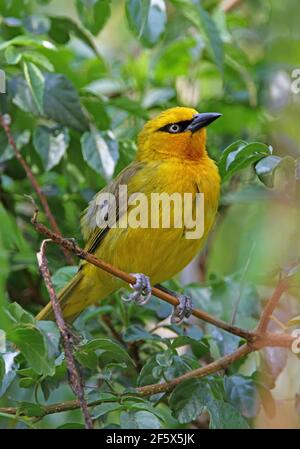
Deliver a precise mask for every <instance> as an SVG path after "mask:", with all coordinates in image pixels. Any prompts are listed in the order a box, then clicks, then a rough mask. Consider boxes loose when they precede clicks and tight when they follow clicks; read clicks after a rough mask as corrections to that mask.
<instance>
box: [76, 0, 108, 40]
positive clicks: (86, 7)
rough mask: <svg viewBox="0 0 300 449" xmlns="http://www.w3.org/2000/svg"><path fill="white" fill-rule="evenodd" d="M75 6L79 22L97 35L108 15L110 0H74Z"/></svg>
mask: <svg viewBox="0 0 300 449" xmlns="http://www.w3.org/2000/svg"><path fill="white" fill-rule="evenodd" d="M76 8H77V12H78V16H79V18H80V21H81V23H82V24H83V25H84V26H85V28H87V29H88V30H89V31H90V32H91V33H92V34H93V35H94V36H97V34H98V33H99V31H100V30H101V29H102V28H103V26H104V25H105V23H106V21H107V19H108V18H109V16H110V0H76Z"/></svg>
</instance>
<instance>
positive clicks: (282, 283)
mask: <svg viewBox="0 0 300 449" xmlns="http://www.w3.org/2000/svg"><path fill="white" fill-rule="evenodd" d="M288 286H289V280H288V278H287V277H283V278H282V279H280V280H279V282H278V284H277V287H276V289H275V290H274V292H273V295H272V296H271V298H270V299H269V300H268V301H267V304H266V306H265V308H264V310H263V311H262V315H261V319H260V322H259V325H258V326H257V332H260V333H264V332H265V331H266V330H267V327H268V324H269V321H270V319H271V316H272V314H273V312H274V310H275V308H276V306H277V304H278V302H279V301H280V298H281V296H282V294H283V293H284V292H285V291H286V289H287V288H288Z"/></svg>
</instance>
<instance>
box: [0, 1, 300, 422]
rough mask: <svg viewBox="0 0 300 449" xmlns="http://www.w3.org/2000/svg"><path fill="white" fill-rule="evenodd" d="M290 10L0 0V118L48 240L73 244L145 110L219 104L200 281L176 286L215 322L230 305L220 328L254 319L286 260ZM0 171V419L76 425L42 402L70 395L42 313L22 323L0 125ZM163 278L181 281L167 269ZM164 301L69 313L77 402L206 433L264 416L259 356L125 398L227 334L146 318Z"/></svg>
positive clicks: (22, 273)
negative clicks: (209, 228)
mask: <svg viewBox="0 0 300 449" xmlns="http://www.w3.org/2000/svg"><path fill="white" fill-rule="evenodd" d="M277 3H280V2H277ZM297 6H298V5H297V3H296V1H295V0H294V1H293V0H289V1H288V2H285V3H284V6H282V5H280V4H277V5H276V2H271V0H269V1H262V0H256V1H253V2H252V1H251V2H250V1H246V0H245V1H241V2H240V5H238V7H237V8H235V9H233V10H232V11H228V12H225V11H224V10H222V8H221V7H220V2H218V1H216V0H205V1H204V0H203V1H198V0H168V1H167V0H156V1H154V0H124V1H120V2H113V1H110V0H93V1H87V0H76V1H71V0H70V1H69V2H63V3H62V2H58V0H48V1H41V0H40V1H38V0H31V1H27V2H22V5H21V6H20V2H19V1H18V0H9V1H7V0H0V11H1V23H0V67H1V69H3V70H4V71H5V74H6V85H7V93H6V94H1V95H0V108H1V114H9V116H10V118H11V121H12V123H11V126H12V133H13V136H14V138H15V141H16V143H17V146H18V148H19V149H20V150H21V153H22V156H23V157H24V158H25V160H26V161H27V163H28V164H29V165H30V167H31V168H32V170H33V172H34V175H35V177H36V179H37V180H38V182H39V184H40V185H41V186H42V190H43V193H44V194H45V195H46V197H47V199H48V202H49V205H50V207H51V210H52V212H53V214H54V216H55V217H56V219H57V221H58V224H59V227H60V229H61V231H62V233H63V235H64V236H72V237H74V238H75V239H76V240H77V241H78V242H79V243H81V236H80V230H79V227H78V222H79V216H80V213H81V211H82V210H83V209H84V208H85V207H86V205H87V202H88V201H89V200H90V199H91V198H92V197H93V195H94V194H95V193H96V192H97V191H98V190H100V189H101V188H102V187H103V186H104V185H105V184H106V182H107V181H108V180H110V179H111V178H113V177H114V176H115V175H117V174H118V173H119V172H120V170H122V169H123V168H124V167H125V166H126V165H128V163H130V162H131V161H132V159H133V158H134V156H135V151H136V145H135V139H136V135H137V133H138V131H139V130H140V128H141V126H142V125H143V123H144V122H145V120H147V118H148V117H150V116H152V115H153V114H154V113H156V112H158V111H160V110H162V109H164V108H167V107H170V106H174V105H178V104H181V105H187V106H192V107H196V108H197V109H199V110H201V111H213V110H215V111H218V112H221V113H222V114H223V117H222V119H220V120H219V121H218V122H216V123H215V124H214V125H213V128H211V129H209V131H208V139H209V146H208V150H209V153H210V155H211V157H213V158H214V159H215V160H216V162H217V163H218V165H219V170H220V173H221V176H222V180H223V188H222V199H221V207H220V217H219V220H218V222H217V224H216V226H215V228H214V231H213V237H212V239H211V240H212V241H213V243H212V241H209V242H208V245H207V249H206V250H205V252H204V255H203V256H202V257H201V270H202V272H201V275H202V279H204V282H203V283H201V285H200V284H199V283H191V284H190V285H188V286H186V287H185V291H186V292H188V293H189V294H191V296H192V298H193V301H194V304H195V306H196V307H199V308H202V309H203V310H206V311H207V312H209V313H212V314H213V315H214V316H216V317H219V318H222V319H224V320H226V321H230V320H231V319H232V316H233V313H234V310H236V312H237V313H236V324H237V325H239V326H242V327H246V328H249V329H251V328H253V327H254V326H255V324H256V323H257V320H258V317H259V312H260V298H264V292H265V290H263V289H262V287H264V288H267V287H266V286H270V285H272V283H273V281H274V276H275V275H276V274H277V273H278V271H279V269H280V267H283V266H286V265H287V264H288V263H291V262H292V261H293V260H295V259H296V258H297V257H299V229H300V227H299V209H298V208H297V204H299V192H300V189H299V179H300V175H299V172H300V170H299V167H300V165H299V157H300V150H299V137H300V136H299V127H298V125H297V123H296V124H295V120H294V117H295V116H296V115H297V114H299V107H300V106H299V105H300V103H299V95H298V96H297V95H292V93H291V91H290V74H291V72H292V70H293V69H294V68H295V64H297V63H298V64H299V38H300V35H299V28H298V22H297V20H296V16H295V14H294V13H293V11H294V10H297ZM57 10H59V11H60V15H57V13H56V11H57ZM270 17H271V19H270ZM286 23H289V29H286ZM283 29H284V33H283V32H282V30H283ZM116 30H117V32H116ZM283 34H284V37H283ZM297 45H298V47H297ZM286 85H287V86H288V87H286ZM278 92H279V93H278ZM0 169H1V171H0V180H1V182H0V198H1V202H2V204H1V206H0V220H1V234H0V260H1V262H0V263H1V270H0V328H1V329H4V330H5V332H6V338H7V342H6V343H7V344H6V350H5V351H3V352H2V353H0V407H2V406H11V405H13V406H16V407H17V412H18V413H17V416H16V417H13V419H14V420H13V421H11V417H9V416H7V415H6V414H5V413H0V426H1V427H7V426H8V422H10V424H9V425H10V426H12V425H13V426H15V427H19V428H22V427H50V428H54V427H59V428H62V427H64V428H66V427H78V428H80V427H82V422H83V421H82V416H81V414H80V412H79V411H69V412H67V413H64V414H63V416H64V417H63V418H62V417H61V416H60V415H59V414H56V415H49V416H47V415H45V410H46V409H45V407H46V406H47V405H49V404H52V403H55V402H63V401H66V400H68V399H72V398H73V394H72V392H71V390H70V387H69V386H68V383H67V370H66V363H65V360H64V355H63V353H62V351H61V345H60V339H59V332H58V329H57V327H56V325H55V324H54V323H52V322H37V321H36V320H35V319H34V315H35V313H36V312H37V311H38V310H39V309H40V307H41V304H45V303H46V301H47V300H48V298H47V295H46V292H45V288H44V286H43V283H42V281H41V277H40V274H39V273H38V269H37V264H36V258H35V252H36V250H37V248H38V246H39V236H38V235H37V234H36V233H35V231H34V230H33V229H32V227H31V225H30V217H31V214H32V208H31V206H30V204H28V201H27V200H26V199H25V198H24V196H23V195H24V193H27V194H30V195H32V196H35V192H33V189H32V186H31V184H30V183H29V180H28V178H27V177H26V174H25V172H24V171H23V169H22V167H21V166H20V164H19V162H18V160H17V159H16V158H15V155H14V151H13V149H12V147H11V145H10V144H9V142H8V140H7V136H6V135H5V133H4V131H3V130H2V129H0ZM297 201H298V203H297ZM42 218H44V219H45V217H42ZM47 254H48V255H49V260H50V265H51V269H52V272H53V281H54V285H55V287H56V288H57V290H59V289H60V288H61V287H62V286H63V285H64V284H65V283H66V282H67V280H68V279H69V278H70V277H71V276H72V275H73V274H74V272H75V271H76V267H67V266H65V264H66V263H65V260H64V259H63V255H62V254H61V253H60V252H59V250H57V249H54V248H49V251H48V253H47ZM293 274H294V273H293ZM295 278H296V280H295V281H297V273H296V274H295ZM168 286H169V287H171V288H173V289H175V290H178V291H182V289H183V285H181V282H180V280H178V279H176V280H173V281H170V282H169V283H168ZM268 292H269V290H268ZM295 295H296V296H297V293H295ZM298 300H299V293H298ZM295 303H296V304H297V300H295ZM298 306H299V302H298ZM169 314H170V307H169V306H168V305H167V304H165V303H162V302H159V301H158V300H157V299H155V298H152V299H151V301H150V302H149V303H148V304H147V305H146V306H144V307H143V308H139V307H138V306H136V305H133V304H130V305H128V306H127V305H126V306H125V305H124V304H123V302H122V301H121V300H120V294H119V293H118V294H115V295H112V296H111V297H108V298H107V299H106V300H105V301H103V302H101V304H99V305H95V306H92V307H90V308H88V309H87V310H86V311H85V312H84V313H83V314H82V315H81V316H80V317H79V318H78V320H77V322H76V328H77V330H78V331H79V332H80V333H81V334H82V335H83V340H81V341H80V342H79V343H78V344H77V346H76V349H75V357H76V360H77V362H78V363H79V365H80V366H81V368H82V371H83V373H84V379H85V391H86V396H87V400H88V402H90V403H96V404H97V405H95V406H94V407H93V408H92V409H91V410H92V416H93V419H94V422H95V425H96V426H97V427H100V428H103V427H105V428H125V429H126V428H171V427H173V428H178V427H182V426H187V427H188V426H189V425H190V424H191V423H192V422H193V423H194V424H195V425H197V422H198V421H199V416H200V419H203V417H204V418H205V417H206V421H207V422H209V424H208V425H209V427H210V428H248V427H253V426H255V425H256V424H255V420H256V418H257V416H258V414H259V412H260V413H266V414H267V415H269V416H270V415H272V411H271V412H270V403H272V404H273V402H274V400H273V397H272V392H271V390H272V389H273V388H274V387H275V385H276V376H277V375H278V373H279V372H281V371H282V370H283V369H284V366H285V362H282V365H281V366H280V367H279V368H278V366H277V368H278V369H277V375H274V370H273V371H272V370H269V371H268V370H266V366H267V365H268V364H267V361H266V360H265V358H264V356H263V354H262V355H261V357H258V358H254V359H253V358H251V357H249V358H247V360H242V361H241V363H236V364H234V365H232V366H231V367H230V368H229V369H228V370H227V372H226V375H225V376H223V377H222V376H220V375H212V376H208V377H207V378H205V379H201V380H200V379H199V380H197V379H193V380H188V381H185V382H183V383H182V384H180V385H178V386H177V387H176V388H175V389H174V391H173V392H172V393H170V394H169V395H154V396H151V397H149V398H141V397H139V396H138V395H137V394H136V390H135V388H136V387H137V386H141V385H147V384H151V383H158V382H161V381H165V380H170V379H173V378H175V377H177V376H179V375H181V374H183V373H185V372H187V371H190V370H191V369H195V368H197V367H199V366H201V365H204V364H205V363H207V362H208V361H210V360H214V359H217V358H218V357H220V356H221V355H224V354H228V353H229V352H231V351H233V350H234V349H236V348H237V347H238V346H239V344H240V343H241V342H240V339H239V338H238V337H235V336H232V335H229V334H226V333H225V332H223V331H220V330H218V329H213V328H212V327H211V326H206V325H203V324H201V323H199V322H197V323H195V322H193V321H190V322H187V323H185V324H183V325H181V326H180V327H179V326H175V325H170V324H163V325H162V326H161V328H156V325H157V323H158V322H160V321H161V320H162V319H164V318H166V317H167V316H168V315H169ZM287 315H288V317H287ZM294 316H295V318H294V319H293V313H291V311H286V312H285V314H283V319H284V320H288V319H291V320H290V323H289V326H291V327H292V326H295V325H296V324H299V308H298V312H295V313H294ZM112 330H113V331H112ZM160 331H161V332H160ZM116 336H118V338H116ZM278 360H279V359H277V364H278V363H279V362H278ZM275 365H276V363H275ZM270 371H272V372H271V374H272V373H273V375H271V374H270ZM275 371H276V370H275ZM298 374H299V369H298ZM298 377H299V376H298ZM270 379H271V380H270ZM299 388H300V386H299ZM299 391H300V390H299ZM299 391H298V392H297V391H293V390H291V395H296V393H298V396H295V397H296V398H299ZM289 397H290V396H289ZM266 398H267V399H266ZM298 402H299V399H298ZM296 404H297V403H296ZM298 409H299V406H298ZM34 417H40V420H38V421H37V420H36V418H34ZM9 420H10V421H9Z"/></svg>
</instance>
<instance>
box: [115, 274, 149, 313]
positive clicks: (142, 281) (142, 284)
mask: <svg viewBox="0 0 300 449" xmlns="http://www.w3.org/2000/svg"><path fill="white" fill-rule="evenodd" d="M132 276H134V277H135V278H136V281H135V284H133V285H132V284H130V287H131V288H132V289H133V290H134V291H133V293H131V294H130V295H129V296H128V297H124V296H122V299H123V301H125V302H131V301H134V302H136V304H138V305H139V306H143V305H144V304H146V303H147V302H148V301H149V299H150V298H151V284H150V279H149V277H148V276H146V275H145V274H142V273H132Z"/></svg>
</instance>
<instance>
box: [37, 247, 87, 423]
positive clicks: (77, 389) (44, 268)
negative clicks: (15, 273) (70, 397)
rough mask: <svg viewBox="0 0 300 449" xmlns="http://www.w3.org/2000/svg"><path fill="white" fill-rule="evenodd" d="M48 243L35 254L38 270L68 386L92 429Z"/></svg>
mask: <svg viewBox="0 0 300 449" xmlns="http://www.w3.org/2000/svg"><path fill="white" fill-rule="evenodd" d="M48 242H52V240H51V239H50V240H49V239H46V240H43V242H42V244H41V248H40V251H39V252H38V253H37V260H38V264H39V269H40V271H41V273H42V276H43V278H44V281H45V284H46V287H47V290H48V293H49V296H50V301H51V304H52V308H53V312H54V316H55V320H56V323H57V326H58V328H59V331H60V334H61V337H62V342H63V347H64V352H65V356H66V362H67V366H68V372H69V382H70V386H71V388H72V390H73V392H74V394H75V395H76V397H77V398H78V404H79V405H80V408H81V410H82V413H83V416H84V420H85V426H86V428H87V429H92V428H93V422H92V419H91V416H90V414H89V410H88V406H87V402H86V400H85V397H84V389H83V386H82V380H81V376H80V374H79V371H78V369H77V367H76V363H75V359H74V356H73V347H72V340H71V338H70V335H69V332H68V329H67V326H66V323H65V321H64V319H63V314H62V310H61V307H60V304H59V301H58V299H57V296H56V293H55V290H54V287H53V283H52V279H51V274H50V271H49V267H48V261H47V257H46V245H47V243H48Z"/></svg>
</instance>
